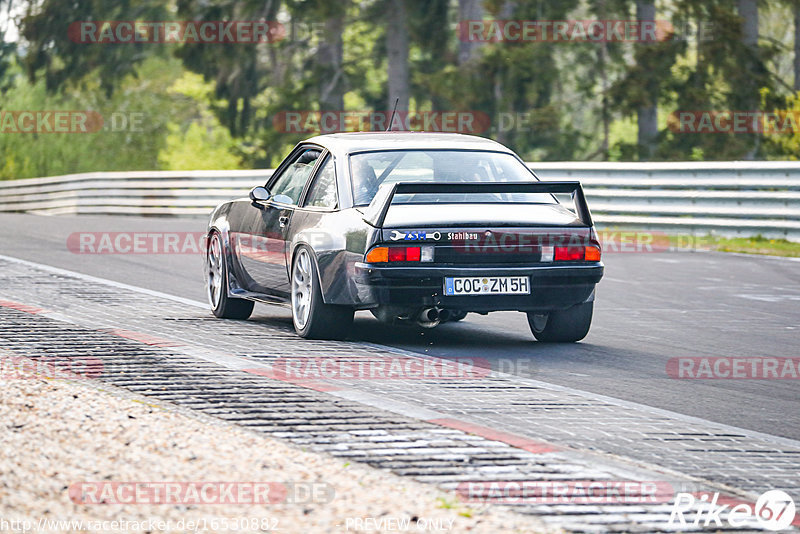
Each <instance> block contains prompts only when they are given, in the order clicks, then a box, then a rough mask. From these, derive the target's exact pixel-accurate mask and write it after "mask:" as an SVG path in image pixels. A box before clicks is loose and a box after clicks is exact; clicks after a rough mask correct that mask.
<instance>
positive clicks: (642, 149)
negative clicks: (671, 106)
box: [636, 0, 659, 161]
mask: <svg viewBox="0 0 800 534" xmlns="http://www.w3.org/2000/svg"><path fill="white" fill-rule="evenodd" d="M636 18H637V19H638V20H647V21H650V20H655V19H656V5H655V2H653V1H652V0H642V1H639V2H636ZM651 45H652V43H648V42H643V43H641V44H639V46H651ZM651 76H652V77H651V79H650V82H651V83H648V95H647V103H646V104H645V105H642V106H640V107H639V109H638V110H637V113H636V123H637V127H638V132H637V136H636V143H637V144H638V145H639V158H640V159H641V160H642V161H648V160H650V159H651V158H652V157H653V154H654V153H655V150H656V138H657V137H658V92H659V86H658V74H657V73H651Z"/></svg>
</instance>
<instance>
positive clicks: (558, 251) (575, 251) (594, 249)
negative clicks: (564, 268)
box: [542, 245, 601, 261]
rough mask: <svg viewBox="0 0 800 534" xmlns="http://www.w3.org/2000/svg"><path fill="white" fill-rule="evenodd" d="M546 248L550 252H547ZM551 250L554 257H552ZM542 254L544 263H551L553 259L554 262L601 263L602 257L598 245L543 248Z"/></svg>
mask: <svg viewBox="0 0 800 534" xmlns="http://www.w3.org/2000/svg"><path fill="white" fill-rule="evenodd" d="M545 248H547V249H548V250H547V251H545V250H544V249H545ZM551 250H552V256H551V255H550V251H551ZM542 252H543V253H542V261H551V258H552V261H600V255H601V254H600V247H599V246H598V245H588V246H578V245H572V246H561V247H558V246H557V247H542ZM545 252H547V253H548V254H545Z"/></svg>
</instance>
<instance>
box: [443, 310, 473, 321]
mask: <svg viewBox="0 0 800 534" xmlns="http://www.w3.org/2000/svg"><path fill="white" fill-rule="evenodd" d="M467 313H469V312H465V311H461V310H458V311H455V312H453V313H451V314H450V318H449V319H448V320H447V322H448V323H457V322H458V321H461V320H463V319H464V318H465V317H466V316H467Z"/></svg>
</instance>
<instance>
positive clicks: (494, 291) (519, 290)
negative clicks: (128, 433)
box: [444, 276, 531, 296]
mask: <svg viewBox="0 0 800 534" xmlns="http://www.w3.org/2000/svg"><path fill="white" fill-rule="evenodd" d="M444 294H445V295H449V296H454V295H530V294H531V285H530V280H529V279H528V277H527V276H469V277H458V278H455V277H454V278H450V277H446V278H445V279H444Z"/></svg>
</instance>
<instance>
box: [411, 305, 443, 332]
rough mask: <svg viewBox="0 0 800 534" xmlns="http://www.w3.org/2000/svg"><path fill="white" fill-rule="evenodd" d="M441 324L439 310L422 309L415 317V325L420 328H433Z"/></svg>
mask: <svg viewBox="0 0 800 534" xmlns="http://www.w3.org/2000/svg"><path fill="white" fill-rule="evenodd" d="M440 322H441V317H440V314H439V310H438V309H437V308H423V309H422V311H421V312H419V315H417V323H418V324H419V325H420V326H421V327H422V328H433V327H435V326H438V325H439V323H440Z"/></svg>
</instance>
